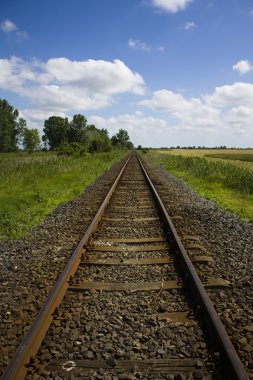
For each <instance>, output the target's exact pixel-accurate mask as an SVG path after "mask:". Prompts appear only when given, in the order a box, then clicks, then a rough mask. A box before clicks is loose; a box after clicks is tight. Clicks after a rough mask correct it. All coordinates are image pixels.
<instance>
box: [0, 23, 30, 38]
mask: <svg viewBox="0 0 253 380" xmlns="http://www.w3.org/2000/svg"><path fill="white" fill-rule="evenodd" d="M0 29H1V30H2V31H3V32H5V33H12V32H13V33H14V34H15V35H16V37H17V38H18V39H20V40H26V39H28V38H29V37H28V34H27V32H25V31H22V30H19V28H18V27H17V25H16V24H14V22H12V21H11V20H9V19H6V20H4V21H2V22H1V24H0Z"/></svg>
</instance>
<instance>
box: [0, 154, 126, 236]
mask: <svg viewBox="0 0 253 380" xmlns="http://www.w3.org/2000/svg"><path fill="white" fill-rule="evenodd" d="M124 155H126V152H123V151H114V152H111V153H98V154H87V155H86V156H85V157H79V158H73V157H63V156H60V157H58V156H56V155H55V154H53V153H35V154H32V155H28V154H25V153H15V154H14V153H8V154H4V153H2V154H0V240H1V241H4V240H9V239H15V238H19V237H22V236H25V235H26V234H27V232H28V230H29V228H31V227H32V226H35V225H37V224H38V223H39V222H41V221H42V220H43V219H44V218H45V216H46V215H47V214H49V213H50V212H51V211H52V210H53V209H54V208H55V207H56V206H57V205H58V204H60V203H62V202H65V201H68V200H70V199H72V198H74V197H75V196H76V195H78V194H79V193H80V192H81V191H82V190H84V189H85V188H86V187H87V186H88V185H90V184H91V183H92V182H94V180H95V179H96V177H97V176H98V175H100V174H101V173H103V172H104V171H106V170H107V169H109V168H110V166H111V165H112V164H113V163H114V162H116V161H118V160H120V158H122V157H123V156H124Z"/></svg>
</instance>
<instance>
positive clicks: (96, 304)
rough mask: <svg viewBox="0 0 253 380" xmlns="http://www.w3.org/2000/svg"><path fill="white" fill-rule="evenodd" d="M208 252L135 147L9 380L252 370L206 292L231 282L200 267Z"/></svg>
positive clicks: (210, 375) (204, 375)
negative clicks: (184, 226)
mask: <svg viewBox="0 0 253 380" xmlns="http://www.w3.org/2000/svg"><path fill="white" fill-rule="evenodd" d="M188 239H189V241H191V239H193V237H190V236H189V237H188ZM192 244H193V245H194V241H193V242H192ZM211 260H212V259H211V258H209V257H206V256H195V257H192V258H191V260H190V259H189V257H188V256H187V254H186V252H185V249H184V247H183V245H182V243H181V241H180V239H179V237H178V235H177V233H176V231H175V228H174V226H173V224H172V221H171V219H170V218H169V216H168V214H167V212H166V210H165V208H164V206H163V204H162V202H161V200H160V198H159V196H158V194H157V192H156V190H155V187H154V185H153V184H152V182H151V180H150V178H149V177H148V175H147V173H146V171H145V169H144V166H143V164H142V163H141V162H140V160H139V158H138V156H137V155H136V154H132V155H131V156H130V157H129V160H128V161H127V163H126V164H125V166H124V167H123V169H122V170H121V172H120V173H119V176H118V177H117V179H116V181H115V182H114V184H113V185H112V188H111V190H110V191H109V193H108V195H107V197H106V199H105V200H104V202H103V204H102V205H101V207H100V209H99V210H98V212H97V214H96V216H95V218H94V220H93V222H92V223H91V225H90V227H89V229H88V230H87V232H86V233H85V235H84V236H83V238H82V240H81V242H80V243H79V245H78V247H77V248H76V250H75V251H74V253H73V255H72V257H71V259H70V261H69V263H68V264H67V266H66V267H65V269H64V271H63V273H62V274H61V275H60V277H59V279H58V281H57V283H56V285H55V287H54V288H53V290H52V292H51V293H50V295H49V297H48V299H47V301H46V303H45V305H44V306H43V308H42V309H41V311H40V312H39V314H38V317H37V319H36V320H35V322H34V324H33V326H32V327H31V330H30V331H29V333H28V335H27V336H26V337H25V338H24V340H23V342H22V343H21V345H20V347H19V349H18V351H17V353H16V355H15V356H14V358H13V359H12V361H11V362H10V364H9V366H8V368H7V370H6V371H5V373H4V375H3V379H23V378H26V379H44V378H46V379H76V378H82V379H114V380H116V379H135V378H140V379H206V380H207V379H222V378H224V379H225V378H227V379H248V377H247V374H246V372H245V370H244V368H243V365H242V364H241V362H240V360H239V358H238V356H237V354H236V352H235V350H234V348H233V346H232V344H231V343H230V341H229V339H228V336H227V334H226V332H225V330H224V328H223V326H222V324H221V322H220V320H219V318H218V316H217V314H216V312H215V310H214V308H213V306H212V304H211V302H210V301H209V298H208V296H207V294H206V292H205V288H209V289H212V288H215V289H217V288H220V287H223V286H227V283H226V282H225V281H223V280H221V279H217V278H216V279H212V278H208V277H205V281H204V283H201V281H200V279H199V276H198V274H197V271H198V268H199V263H201V264H203V263H205V264H206V265H208V263H209V262H210V261H211ZM195 267H196V269H197V271H196V270H195ZM199 274H200V277H201V273H199ZM173 376H174V377H173Z"/></svg>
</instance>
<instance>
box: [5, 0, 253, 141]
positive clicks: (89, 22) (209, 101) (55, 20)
mask: <svg viewBox="0 0 253 380" xmlns="http://www.w3.org/2000/svg"><path fill="white" fill-rule="evenodd" d="M252 40H253V1H252V0H212V1H211V0H210V1H209V0H125V1H123V0H72V1H70V0H43V1H42V0H36V1H34V0H23V1H20V0H1V7H0V97H1V98H6V99H7V100H8V101H9V102H10V103H11V104H12V105H13V106H14V107H16V108H18V109H19V111H20V116H22V117H24V118H25V119H26V120H27V125H28V127H30V128H38V129H39V130H40V131H41V132H42V129H43V124H44V120H45V119H47V118H48V117H49V116H52V115H60V116H64V117H65V116H67V117H69V118H71V117H72V115H73V114H76V113H82V114H84V115H85V116H86V117H87V118H88V122H89V123H94V124H95V125H96V126H97V127H100V128H107V129H108V131H109V134H110V135H113V134H114V133H115V132H117V131H118V129H119V128H124V129H126V130H127V131H128V132H129V135H130V137H131V140H132V141H133V142H134V144H135V145H139V144H141V145H143V146H152V147H161V146H177V145H180V146H193V145H195V146H199V145H200V146H203V145H204V146H220V145H226V146H228V147H242V148H243V147H253V43H252Z"/></svg>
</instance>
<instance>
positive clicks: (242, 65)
mask: <svg viewBox="0 0 253 380" xmlns="http://www.w3.org/2000/svg"><path fill="white" fill-rule="evenodd" d="M233 70H235V71H238V72H239V74H240V75H243V74H246V73H248V72H249V71H252V70H253V66H252V65H251V64H250V62H249V61H247V60H246V59H244V60H241V61H239V62H237V63H236V64H235V65H234V66H233Z"/></svg>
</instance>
